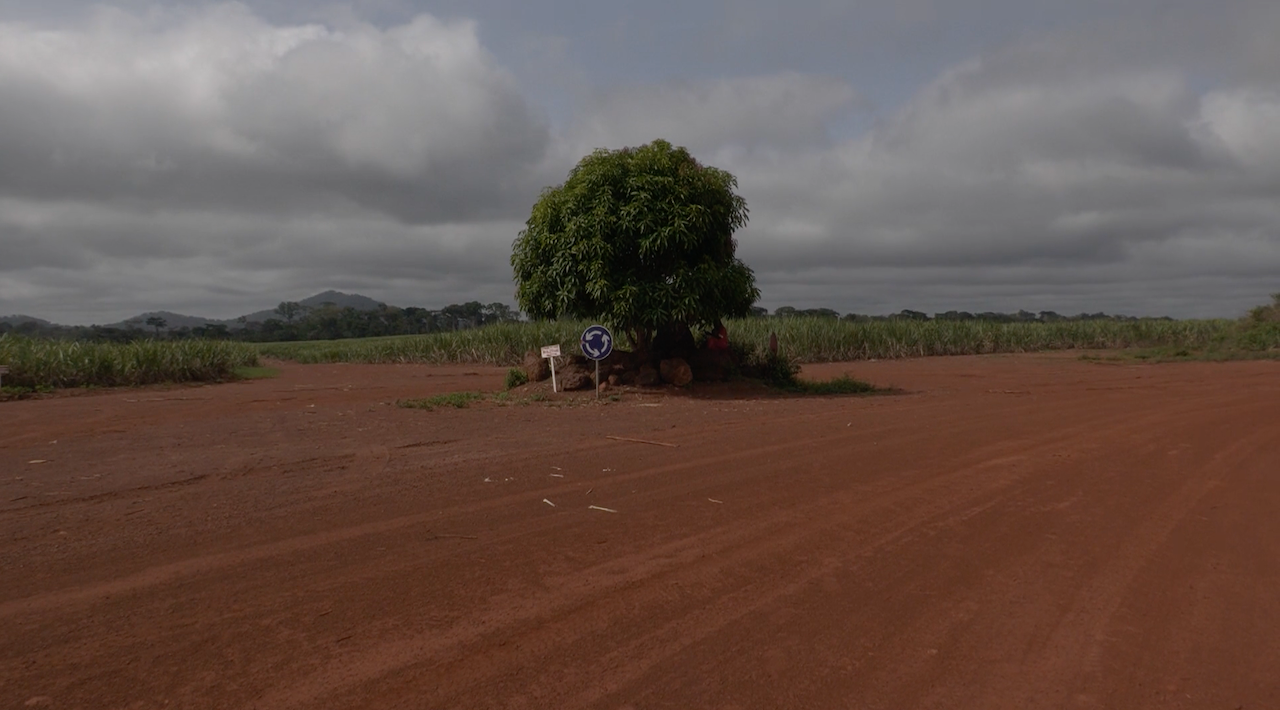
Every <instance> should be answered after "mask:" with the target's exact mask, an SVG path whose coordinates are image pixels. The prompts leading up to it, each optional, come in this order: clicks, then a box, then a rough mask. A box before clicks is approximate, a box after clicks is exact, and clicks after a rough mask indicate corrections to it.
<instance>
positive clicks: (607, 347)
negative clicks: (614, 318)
mask: <svg viewBox="0 0 1280 710" xmlns="http://www.w3.org/2000/svg"><path fill="white" fill-rule="evenodd" d="M611 352H613V334H612V333H610V332H609V329H608V328H606V327H604V326H603V325H593V326H591V327H590V328H587V329H586V330H584V331H582V354H583V355H586V356H587V357H589V358H591V359H592V360H595V361H596V362H599V361H601V360H603V359H605V358H607V357H609V353H611Z"/></svg>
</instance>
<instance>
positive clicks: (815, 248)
mask: <svg viewBox="0 0 1280 710" xmlns="http://www.w3.org/2000/svg"><path fill="white" fill-rule="evenodd" d="M6 2H8V3H10V5H9V6H12V3H13V2H14V0H0V17H4V16H6V14H7V13H6V12H3V10H4V9H5V8H6V7H8V6H6V5H5V3H6ZM55 5H56V3H54V4H51V5H50V7H54V6H55ZM341 5H342V3H335V4H333V5H331V6H330V5H326V6H324V7H323V8H320V9H317V8H316V6H309V7H307V8H298V9H295V6H294V5H292V4H290V3H284V2H278V1H277V0H260V1H259V2H257V3H255V4H254V6H253V7H254V8H255V10H253V11H250V10H248V9H246V8H245V7H243V6H217V5H201V6H200V7H199V8H196V9H185V10H184V9H173V8H171V9H169V10H163V11H159V12H158V14H155V15H145V14H144V13H141V12H134V13H133V14H128V13H115V14H112V13H110V12H108V14H107V15H100V16H99V19H97V20H92V21H83V20H77V21H74V22H71V21H56V20H49V26H50V27H52V30H51V33H50V34H48V35H45V36H43V39H42V40H41V41H42V42H44V45H41V46H43V47H44V49H41V48H40V46H37V45H36V44H33V42H34V41H35V40H34V39H33V37H34V35H33V34H32V32H31V30H30V28H29V27H18V26H17V25H15V24H14V23H9V24H8V25H0V240H3V241H4V247H5V251H6V253H7V254H17V256H12V257H11V256H7V257H6V260H5V261H4V263H2V264H0V312H4V311H7V310H25V311H29V312H33V314H34V315H40V316H44V317H54V318H66V319H68V320H77V319H80V320H93V319H97V320H108V319H112V318H118V317H120V316H123V315H130V314H131V313H132V312H137V311H139V310H144V309H145V308H153V307H166V308H174V309H178V310H182V309H184V308H185V309H187V310H190V311H192V312H196V313H206V314H210V315H235V314H236V313H239V312H244V311H247V310H253V309H256V308H261V307H263V306H267V305H270V302H267V303H263V302H262V299H263V298H264V295H263V294H269V295H267V296H265V298H268V299H278V298H282V297H302V296H306V295H308V294H309V293H312V292H314V291H316V290H319V289H321V288H329V287H333V288H342V289H347V290H359V291H362V292H366V293H368V294H369V295H372V296H375V297H378V298H383V299H385V300H388V301H391V302H398V303H401V304H413V303H417V304H432V303H436V304H439V303H446V302H449V301H458V300H465V299H468V298H473V297H474V298H477V299H478V300H484V301H488V300H495V299H501V300H506V301H508V302H509V301H510V298H511V292H512V286H511V283H510V271H509V267H508V265H507V257H508V254H509V247H510V243H511V240H512V239H513V238H514V237H515V234H516V233H517V232H518V231H519V228H520V222H521V221H522V220H523V219H524V217H525V216H526V215H527V211H528V208H529V206H530V205H531V204H532V203H533V201H534V200H535V199H536V197H537V191H538V188H540V187H541V186H543V185H547V184H553V183H557V182H560V181H561V180H563V179H564V177H565V175H566V173H567V172H568V170H569V169H570V168H571V167H572V166H573V164H574V163H576V162H577V160H578V159H580V158H581V157H582V155H583V154H585V153H586V152H588V151H590V150H591V149H593V148H597V147H610V148H616V147H621V146H624V145H635V144H639V143H643V142H647V141H649V140H652V139H654V138H658V137H662V138H666V139H669V140H671V141H673V142H675V143H677V144H681V145H687V146H688V147H689V148H690V149H691V150H693V152H694V154H695V155H696V156H697V157H698V158H699V159H701V160H703V161H704V162H708V163H711V164H713V165H717V166H719V167H723V168H726V169H728V170H730V171H731V172H733V173H734V174H735V175H737V176H738V178H739V179H740V182H741V192H742V194H743V195H744V196H745V197H746V198H747V200H748V202H749V205H750V208H751V215H752V220H751V223H750V225H749V226H748V228H747V229H746V230H745V231H744V232H742V233H741V234H740V235H739V237H740V244H741V248H740V254H741V255H742V256H743V258H744V259H745V260H746V261H747V262H748V263H749V264H751V265H752V266H753V267H754V268H755V269H756V271H757V275H758V277H759V280H760V284H761V286H762V288H763V290H764V294H765V295H764V303H765V305H768V306H771V307H773V306H778V305H783V304H790V305H796V306H831V307H835V308H837V309H839V310H842V311H858V312H886V311H896V310H900V309H901V308H917V309H921V310H948V309H951V308H961V309H966V310H989V309H1000V310H1010V309H1016V308H1031V309H1033V310H1041V309H1052V310H1057V311H1060V312H1077V311H1082V310H1083V311H1096V310H1107V311H1125V312H1130V313H1151V314H1171V315H1187V316H1190V315H1234V314H1238V313H1240V312H1242V311H1243V309H1244V308H1246V307H1248V306H1249V305H1251V304H1254V303H1256V302H1259V301H1260V300H1262V299H1264V298H1265V297H1266V294H1268V293H1270V292H1272V291H1275V290H1277V285H1276V283H1275V276H1274V275H1275V274H1276V273H1277V272H1280V208H1278V207H1277V206H1276V204H1277V203H1276V200H1275V196H1276V195H1277V194H1278V193H1280V128H1278V127H1280V54H1277V53H1276V49H1275V47H1276V46H1277V43H1275V42H1274V40H1273V37H1274V35H1275V28H1276V27H1277V26H1280V6H1276V5H1275V3H1273V2H1263V1H1261V0H1257V1H1255V0H1227V1H1226V2H1222V3H1214V4H1205V3H1203V2H1193V1H1191V0H1133V2H1126V3H1124V4H1117V3H1114V2H1103V0H1084V1H1082V2H1078V3H1059V4H1055V5H1052V6H1050V5H1046V4H1044V3H1025V2H1015V1H1014V0H968V1H967V2H942V1H941V0H911V2H899V3H832V2H827V1H826V0H811V1H809V0H798V1H797V2H796V3H793V4H792V5H790V6H788V8H787V11H786V12H782V11H781V10H779V9H778V8H780V7H781V6H779V5H777V4H776V3H764V2H758V1H757V0H742V1H741V2H735V3H733V4H731V5H728V4H726V5H723V6H721V5H719V4H717V3H679V4H676V3H674V2H668V0H655V3H654V4H652V5H651V6H646V9H645V11H644V12H643V13H637V12H631V13H630V14H627V13H626V12H623V11H622V10H619V9H618V8H616V7H608V6H600V5H597V6H593V7H592V8H590V9H588V10H584V11H581V12H578V11H576V10H575V9H574V8H570V7H569V6H568V5H555V4H552V5H549V6H547V8H545V11H534V10H533V9H531V7H532V6H524V5H522V6H519V7H512V6H510V5H509V4H507V3H504V2H502V1H501V0H474V1H473V2H469V3H463V2H461V1H460V0H458V1H454V0H448V1H445V0H441V2H437V3H433V4H432V5H431V8H434V9H438V10H439V13H437V14H436V15H435V16H436V17H457V16H463V15H465V16H473V15H474V16H477V17H481V18H482V23H483V24H481V25H479V26H478V27H477V25H474V24H472V23H469V22H466V21H460V20H450V21H440V20H436V19H432V18H431V17H419V18H418V19H416V20H414V19H413V18H414V17H416V16H417V15H418V13H420V12H421V11H422V7H423V6H422V5H421V4H417V5H414V4H413V3H409V2H405V1H403V0H374V1H373V2H371V3H356V4H350V5H349V6H348V7H347V8H346V9H343V8H342V7H341ZM28 7H32V6H28ZM131 7H136V6H131ZM676 10H679V11H680V12H676ZM51 12H53V11H51ZM374 17H376V18H378V19H377V22H379V24H378V25H376V26H374V25H372V24H367V22H366V21H369V20H370V18H374ZM104 18H105V19H104ZM264 18H270V19H264ZM317 19H322V20H324V24H307V22H309V21H311V20H317ZM6 33H7V34H6ZM481 37H483V38H485V42H486V45H485V46H482V45H481V44H480V39H479V38H481ZM657 47H661V49H662V51H656V50H655V48H657ZM86 76H89V77H92V80H91V81H85V80H84V77H86ZM530 87H537V88H538V89H539V90H541V91H543V92H544V93H543V94H542V95H541V96H540V97H539V99H540V101H539V102H535V103H529V99H528V98H527V96H528V94H527V92H529V91H530ZM564 102H570V103H564ZM544 115H547V116H554V117H555V118H554V119H544V118H542V116H544ZM864 129H865V130H864ZM9 304H14V305H9ZM77 314H78V315H77Z"/></svg>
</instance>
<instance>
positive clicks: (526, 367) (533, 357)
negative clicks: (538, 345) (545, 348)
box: [520, 350, 551, 382]
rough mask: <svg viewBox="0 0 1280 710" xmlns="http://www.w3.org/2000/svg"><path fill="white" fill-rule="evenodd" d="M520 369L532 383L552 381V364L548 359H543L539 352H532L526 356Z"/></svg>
mask: <svg viewBox="0 0 1280 710" xmlns="http://www.w3.org/2000/svg"><path fill="white" fill-rule="evenodd" d="M520 369H521V370H523V371H524V374H525V376H527V377H528V378H529V381H530V382H541V381H543V380H548V379H551V364H550V363H549V362H547V359H546V358H544V357H542V353H541V351H539V350H530V351H529V352H528V354H526V355H525V356H524V362H521V363H520Z"/></svg>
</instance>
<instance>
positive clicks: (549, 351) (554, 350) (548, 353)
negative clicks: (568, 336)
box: [542, 344, 560, 392]
mask: <svg viewBox="0 0 1280 710" xmlns="http://www.w3.org/2000/svg"><path fill="white" fill-rule="evenodd" d="M542 357H544V358H546V359H547V360H549V361H551V391H552V392H559V391H560V388H558V387H556V358H558V357H560V345H559V344H556V345H543V346H542Z"/></svg>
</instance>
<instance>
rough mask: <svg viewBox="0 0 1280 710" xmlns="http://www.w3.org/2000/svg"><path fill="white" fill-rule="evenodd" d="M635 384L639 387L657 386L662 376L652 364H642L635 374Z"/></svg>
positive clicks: (660, 382)
mask: <svg viewBox="0 0 1280 710" xmlns="http://www.w3.org/2000/svg"><path fill="white" fill-rule="evenodd" d="M636 384H638V385H640V386H641V387H657V386H658V385H660V384H662V378H661V377H660V376H659V375H658V371H657V370H655V369H654V368H653V366H652V365H643V366H641V368H640V372H638V373H637V374H636Z"/></svg>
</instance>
